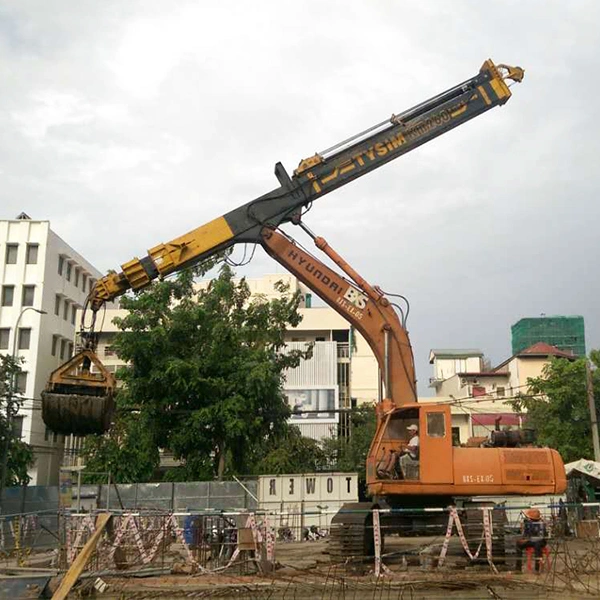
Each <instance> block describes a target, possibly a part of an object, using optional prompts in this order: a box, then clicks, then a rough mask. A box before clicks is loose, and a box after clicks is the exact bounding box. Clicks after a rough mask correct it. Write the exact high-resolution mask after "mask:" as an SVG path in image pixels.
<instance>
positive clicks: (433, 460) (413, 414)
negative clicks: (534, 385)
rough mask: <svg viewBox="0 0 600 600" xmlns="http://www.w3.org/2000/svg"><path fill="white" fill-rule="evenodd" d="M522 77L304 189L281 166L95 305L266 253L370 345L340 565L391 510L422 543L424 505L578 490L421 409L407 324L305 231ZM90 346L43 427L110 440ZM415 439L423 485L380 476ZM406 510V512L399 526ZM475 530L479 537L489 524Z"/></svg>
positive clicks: (49, 391)
mask: <svg viewBox="0 0 600 600" xmlns="http://www.w3.org/2000/svg"><path fill="white" fill-rule="evenodd" d="M523 76H524V71H523V69H521V68H520V67H511V66H508V65H504V64H498V65H495V64H494V63H493V62H492V61H491V60H486V61H485V62H484V63H483V66H482V67H481V69H480V70H479V72H478V73H477V74H476V75H475V76H474V77H471V78H470V79H467V80H466V81H464V82H462V83H460V84H458V85H456V86H454V87H452V88H450V89H449V90H447V91H445V92H442V93H441V94H438V95H437V96H434V97H433V98H431V99H429V100H426V101H425V102H422V103H421V104H418V105H417V106H414V107H413V108H410V109H408V110H406V111H404V112H401V113H399V114H393V115H392V116H391V117H390V118H389V119H386V120H384V121H382V122H380V123H378V124H377V125H374V126H373V127H371V128H369V129H367V130H366V131H363V132H361V133H359V134H356V135H354V136H352V137H350V138H348V139H346V140H344V141H342V142H340V143H339V144H336V145H335V146H332V147H331V148H328V149H327V150H324V151H322V152H318V153H316V154H314V155H313V156H311V157H309V158H306V159H304V160H302V161H301V162H300V164H299V166H298V168H297V169H296V170H295V171H294V172H293V175H292V176H290V175H289V174H288V172H287V171H286V170H285V168H284V167H283V165H282V164H281V163H277V164H276V166H275V176H276V178H277V180H278V182H279V187H277V188H276V189H274V190H273V191H271V192H269V193H267V194H265V195H263V196H260V197H259V198H256V199H254V200H252V201H251V202H248V203H247V204H245V205H243V206H241V207H239V208H236V209H234V210H232V211H231V212H228V213H227V214H225V215H223V216H221V217H218V218H217V219H214V220H213V221H210V222H209V223H206V224H204V225H201V226H200V227H198V228H196V229H193V230H192V231H190V232H188V233H186V234H184V235H182V236H181V237H178V238H176V239H174V240H172V241H170V242H167V243H164V244H159V245H158V246H155V247H153V248H151V249H150V250H149V251H148V254H147V255H146V256H144V257H143V258H141V259H140V258H134V259H133V260H131V261H129V262H127V263H125V264H123V265H122V270H121V271H120V272H109V273H108V274H107V275H106V276H105V277H103V278H101V279H99V280H98V281H97V282H96V284H95V286H94V288H93V289H92V291H91V292H90V294H89V297H88V301H87V308H88V309H89V310H91V312H92V315H93V322H94V321H95V315H96V314H97V313H98V311H99V310H100V309H101V308H102V307H103V306H104V305H105V304H106V303H107V302H110V301H112V300H114V299H116V298H117V297H119V296H120V295H122V294H124V293H126V292H128V291H129V290H134V291H135V290H141V289H143V288H145V287H146V286H148V285H150V284H151V282H152V281H153V280H155V279H157V278H164V277H166V276H168V275H170V274H172V273H176V272H178V271H180V270H181V269H184V268H186V267H189V266H191V265H194V264H196V263H198V262H199V261H202V260H205V259H207V258H209V257H214V256H216V255H217V254H218V253H220V252H223V251H225V250H227V249H229V248H231V247H232V246H233V245H235V244H240V243H250V244H259V245H261V246H262V247H263V248H264V249H265V251H266V252H267V254H269V255H270V256H272V257H273V258H274V259H275V260H276V261H278V262H279V263H280V264H281V265H283V267H285V268H286V269H287V270H288V271H290V272H291V273H293V274H294V275H295V276H296V277H297V278H298V279H299V280H300V281H302V282H303V283H304V284H305V285H306V286H308V287H309V288H310V289H311V290H313V291H314V292H315V294H317V295H318V296H319V297H321V298H322V300H323V301H324V302H326V303H327V304H329V306H331V307H332V308H333V309H334V310H336V311H337V312H338V313H339V314H340V315H342V316H343V317H344V318H345V319H346V320H347V321H349V322H350V324H351V325H352V326H353V327H354V328H355V329H356V330H358V331H359V332H360V333H361V334H362V335H363V336H364V338H365V339H366V341H367V342H368V344H369V345H370V347H371V349H372V351H373V353H374V355H375V357H376V359H377V362H378V364H379V368H380V373H381V382H380V398H379V401H378V402H377V405H376V415H377V427H376V433H375V436H374V439H373V441H372V443H371V447H370V450H369V454H368V457H367V465H366V478H367V487H368V491H369V494H370V495H371V496H372V498H373V501H372V502H369V503H359V504H352V505H348V506H345V507H343V508H342V509H341V510H340V511H339V512H338V514H337V515H336V516H335V517H334V518H333V521H332V528H331V544H330V547H331V548H330V554H331V555H332V557H338V558H343V557H347V556H349V555H365V554H367V555H368V554H372V541H371V540H372V537H373V536H372V533H371V534H369V528H370V527H371V526H372V509H373V508H377V507H382V506H383V507H389V508H391V509H392V511H390V512H389V514H388V516H387V517H386V518H388V519H389V522H388V523H387V525H386V526H387V527H388V528H389V529H390V530H392V529H393V528H394V527H398V528H404V530H406V529H407V528H408V529H409V530H411V531H417V530H418V529H419V527H420V526H421V525H423V523H425V525H424V526H425V528H427V527H428V526H429V525H427V523H429V521H428V520H427V518H426V515H425V513H424V511H423V510H422V508H423V507H425V506H427V507H445V506H448V505H449V504H452V503H456V502H457V501H460V499H463V500H464V501H465V503H467V502H468V500H469V499H470V498H473V497H476V496H506V495H510V494H517V495H541V494H559V493H562V492H563V491H564V490H565V488H566V476H565V470H564V465H563V462H562V460H561V457H560V455H559V454H558V453H557V452H556V451H555V450H551V449H547V448H534V447H530V446H529V447H524V445H522V444H520V443H519V440H520V437H519V436H518V435H512V436H506V435H505V436H502V435H500V434H498V435H496V436H495V438H494V440H492V443H491V444H488V447H455V446H453V443H452V424H451V410H450V406H449V405H448V404H435V403H434V404H430V403H419V402H417V388H416V376H415V368H414V359H413V353H412V348H411V344H410V340H409V336H408V331H407V329H406V320H405V316H406V315H404V314H403V313H402V312H401V311H397V310H396V308H397V305H396V304H395V303H394V302H393V301H391V300H390V299H389V298H388V297H386V294H385V293H384V292H383V291H382V290H381V289H380V288H379V287H377V286H372V285H370V284H369V283H368V282H367V281H366V280H365V279H363V278H362V277H361V276H360V275H359V274H358V273H357V272H356V271H355V270H354V269H353V268H352V267H351V266H350V265H349V264H348V263H347V262H346V261H344V259H343V258H342V257H341V256H340V255H339V254H338V253H337V252H336V251H335V250H334V249H333V248H332V247H331V246H330V245H329V244H328V243H327V241H325V240H324V239H323V238H322V237H319V236H317V235H315V234H314V233H313V232H312V231H311V230H310V229H309V227H308V226H307V225H306V224H305V223H304V221H303V218H302V217H303V215H304V213H305V212H306V211H307V210H308V209H309V208H310V207H311V205H312V202H313V201H314V200H316V199H317V198H320V197H321V196H323V195H325V194H327V193H329V192H332V191H333V190H335V189H337V188H339V187H341V186H343V185H345V184H347V183H349V182H351V181H354V180H355V179H358V178H359V177H362V176H363V175H365V174H367V173H368V172H370V171H372V170H374V169H376V168H378V167H380V166H382V165H383V164H385V163H387V162H389V161H391V160H392V159H394V158H397V157H399V156H402V155H403V154H406V153H407V152H410V151H411V150H413V149H415V148H417V147H418V146H420V145H422V144H425V143H427V142H429V141H431V140H433V139H434V138H436V137H438V136H440V135H443V134H445V133H447V132H448V131H450V130H452V129H454V128H456V127H458V126H460V125H463V124H464V123H466V122H467V121H469V120H471V119H473V118H474V117H477V116H479V115H481V114H483V113H485V112H487V111H488V110H490V109H492V108H494V107H496V106H502V105H504V104H505V103H506V102H507V101H508V100H509V99H510V97H511V95H512V93H511V91H510V89H509V83H510V82H512V83H511V85H512V84H514V83H518V82H521V81H522V80H523ZM288 223H289V224H292V225H295V226H298V227H300V228H301V229H303V230H304V231H305V232H306V233H307V234H308V236H309V237H310V238H312V240H313V242H314V244H315V246H316V248H317V249H318V250H319V251H320V252H321V253H323V254H324V255H325V256H327V257H328V258H329V259H330V261H331V262H333V263H334V264H335V265H336V266H337V267H338V269H339V271H341V273H342V274H340V272H339V271H338V270H334V269H333V268H330V267H329V266H327V265H326V264H324V263H323V262H322V261H321V260H320V259H319V258H317V257H316V256H314V255H313V254H311V253H310V252H309V251H308V250H306V249H305V248H303V247H302V246H300V245H299V244H298V243H297V242H296V241H295V240H294V239H292V238H291V237H290V236H289V235H287V234H286V233H284V232H283V231H282V230H281V226H282V225H284V224H288ZM390 297H391V295H390ZM398 308H399V307H398ZM399 312H400V315H399ZM82 339H83V348H82V350H81V351H80V352H79V353H78V354H77V355H75V356H74V357H73V358H71V359H70V360H69V361H68V362H67V363H65V364H64V365H62V366H61V367H59V368H58V369H57V370H56V371H54V372H53V373H52V374H51V377H50V380H49V382H48V385H47V387H46V390H45V391H44V392H43V394H42V416H43V419H44V421H45V423H46V425H47V426H48V427H49V428H50V429H52V430H54V431H56V432H58V433H63V434H74V435H86V434H89V433H103V432H104V431H106V430H107V429H108V428H109V426H110V422H111V417H112V414H113V411H114V408H115V407H114V399H113V396H114V392H115V385H116V384H115V380H114V378H113V376H112V375H111V374H110V373H109V372H108V371H107V370H106V369H105V368H104V366H103V365H102V363H101V362H100V360H99V359H98V357H97V356H96V354H95V346H96V335H95V334H94V331H93V326H92V327H91V328H89V327H88V328H87V329H86V331H85V334H84V335H83V336H82ZM410 426H416V427H417V428H418V431H419V439H420V448H419V458H418V465H416V468H415V469H412V472H411V473H408V472H405V473H398V471H397V470H396V471H394V470H389V469H387V470H386V469H382V465H383V464H386V463H389V460H388V459H389V457H390V456H392V455H394V454H396V455H399V454H401V453H402V452H403V450H404V449H405V448H406V447H407V444H408V440H407V439H406V438H407V429H408V428H409V427H410ZM499 433H502V432H499ZM394 509H400V510H398V511H397V514H394ZM475 512H476V513H478V514H479V515H481V511H475ZM474 526H475V527H480V526H481V518H480V517H479V522H478V523H474Z"/></svg>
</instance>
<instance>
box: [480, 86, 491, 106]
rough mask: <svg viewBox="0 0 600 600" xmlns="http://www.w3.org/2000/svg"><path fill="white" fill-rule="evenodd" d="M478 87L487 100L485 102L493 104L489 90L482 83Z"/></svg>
mask: <svg viewBox="0 0 600 600" xmlns="http://www.w3.org/2000/svg"><path fill="white" fill-rule="evenodd" d="M477 89H478V90H479V93H480V94H481V95H482V97H483V99H484V100H485V103H486V104H488V105H489V104H491V103H492V101H491V100H490V97H489V96H488V94H487V92H486V91H485V88H484V87H483V86H482V85H480V86H479V87H478V88H477Z"/></svg>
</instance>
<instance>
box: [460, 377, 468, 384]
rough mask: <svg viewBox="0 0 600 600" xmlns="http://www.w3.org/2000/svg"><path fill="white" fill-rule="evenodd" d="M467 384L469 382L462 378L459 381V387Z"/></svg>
mask: <svg viewBox="0 0 600 600" xmlns="http://www.w3.org/2000/svg"><path fill="white" fill-rule="evenodd" d="M467 383H469V380H468V379H465V378H464V377H463V378H462V379H461V380H460V385H467Z"/></svg>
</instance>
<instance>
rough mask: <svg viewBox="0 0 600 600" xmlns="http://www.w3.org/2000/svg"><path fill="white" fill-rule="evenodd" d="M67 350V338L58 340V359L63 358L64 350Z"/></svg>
mask: <svg viewBox="0 0 600 600" xmlns="http://www.w3.org/2000/svg"><path fill="white" fill-rule="evenodd" d="M66 351H67V340H60V360H65V352H66Z"/></svg>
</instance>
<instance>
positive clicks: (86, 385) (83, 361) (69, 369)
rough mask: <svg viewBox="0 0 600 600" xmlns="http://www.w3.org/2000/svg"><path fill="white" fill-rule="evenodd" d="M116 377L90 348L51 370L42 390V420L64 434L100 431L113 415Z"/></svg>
mask: <svg viewBox="0 0 600 600" xmlns="http://www.w3.org/2000/svg"><path fill="white" fill-rule="evenodd" d="M115 389H116V380H115V378H114V376H113V375H112V373H109V372H108V370H107V369H106V367H105V366H104V365H103V364H102V363H101V362H100V359H99V358H98V357H97V356H96V354H94V352H92V351H91V350H89V349H86V350H82V351H81V352H79V353H77V354H76V355H75V356H73V358H71V359H70V360H69V361H67V362H66V363H65V364H64V365H61V366H60V367H59V368H58V369H56V370H55V371H53V372H52V374H51V375H50V380H49V382H48V385H47V386H46V389H45V390H44V391H43V392H42V419H43V420H44V423H45V424H46V426H47V427H48V428H49V429H51V430H52V431H55V432H56V433H61V434H63V435H71V434H72V435H78V436H81V435H89V434H101V433H105V432H106V431H108V429H109V428H110V423H111V419H112V416H113V414H114V409H115V405H114V393H115Z"/></svg>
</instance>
